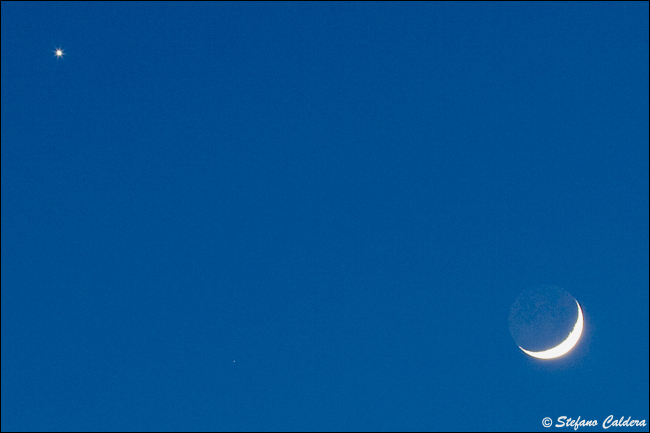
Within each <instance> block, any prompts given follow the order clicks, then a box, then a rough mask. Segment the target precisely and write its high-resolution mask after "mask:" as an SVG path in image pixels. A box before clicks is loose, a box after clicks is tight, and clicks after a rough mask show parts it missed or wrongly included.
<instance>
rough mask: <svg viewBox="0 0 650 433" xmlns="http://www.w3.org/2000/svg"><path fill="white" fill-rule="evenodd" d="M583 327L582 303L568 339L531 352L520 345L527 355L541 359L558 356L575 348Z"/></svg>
mask: <svg viewBox="0 0 650 433" xmlns="http://www.w3.org/2000/svg"><path fill="white" fill-rule="evenodd" d="M576 304H578V301H576ZM583 327H584V317H583V316H582V308H580V304H578V321H577V322H576V324H575V325H574V326H573V331H571V333H570V334H569V336H568V337H567V338H566V340H564V341H563V342H561V343H560V344H558V345H557V346H555V347H552V348H550V349H548V350H544V351H541V352H531V351H530V350H526V349H524V348H523V347H521V346H519V348H520V349H521V350H523V351H524V353H526V354H527V355H530V356H532V357H535V358H539V359H553V358H557V357H560V356H562V355H564V354H566V353H567V352H568V351H569V350H571V349H573V346H575V345H576V344H577V343H578V340H580V336H581V335H582V328H583Z"/></svg>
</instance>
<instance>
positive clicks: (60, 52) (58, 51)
mask: <svg viewBox="0 0 650 433" xmlns="http://www.w3.org/2000/svg"><path fill="white" fill-rule="evenodd" d="M53 53H54V57H57V58H61V57H63V56H64V55H65V53H64V52H63V49H62V48H57V49H56V50H54V51H53Z"/></svg>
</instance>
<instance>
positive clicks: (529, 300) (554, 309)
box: [509, 285, 582, 352]
mask: <svg viewBox="0 0 650 433" xmlns="http://www.w3.org/2000/svg"><path fill="white" fill-rule="evenodd" d="M579 309H580V308H579V306H578V304H577V301H576V299H575V298H574V297H573V296H571V295H570V294H569V293H568V292H567V291H565V290H562V289H560V288H558V287H555V286H550V285H544V286H537V287H533V288H531V289H528V290H525V291H523V292H522V293H521V294H520V295H519V296H518V297H517V300H516V301H515V303H514V304H512V307H511V308H510V317H509V324H510V333H511V334H512V338H514V339H515V342H516V343H517V345H518V346H519V347H520V348H521V349H522V350H523V349H525V350H528V351H531V352H542V351H545V350H549V349H551V348H554V347H556V346H558V345H559V344H561V343H562V342H564V341H565V340H566V339H567V337H568V336H569V334H571V332H572V331H573V329H574V327H575V326H576V323H578V315H579ZM581 320H582V316H580V321H581ZM580 326H582V323H580Z"/></svg>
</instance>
